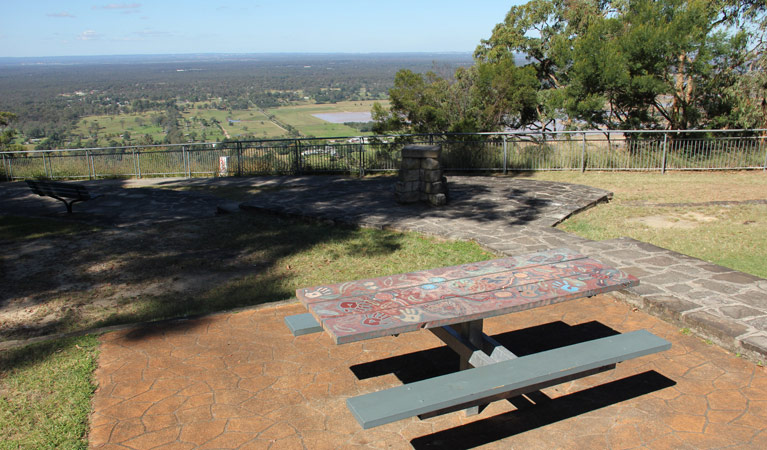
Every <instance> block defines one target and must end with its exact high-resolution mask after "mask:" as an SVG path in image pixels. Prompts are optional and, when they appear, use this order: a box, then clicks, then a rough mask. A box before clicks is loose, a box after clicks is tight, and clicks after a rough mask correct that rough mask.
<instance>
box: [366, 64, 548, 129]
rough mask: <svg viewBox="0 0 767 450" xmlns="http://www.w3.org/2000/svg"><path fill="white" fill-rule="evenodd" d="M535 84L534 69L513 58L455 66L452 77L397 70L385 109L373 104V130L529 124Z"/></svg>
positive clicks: (532, 109) (499, 127)
mask: <svg viewBox="0 0 767 450" xmlns="http://www.w3.org/2000/svg"><path fill="white" fill-rule="evenodd" d="M536 84H537V82H536V79H535V75H534V71H533V69H532V68H529V67H517V66H515V65H514V63H513V61H511V60H504V61H503V62H501V63H498V64H477V65H475V66H473V67H471V68H461V69H458V70H457V71H456V73H455V76H454V79H453V80H447V79H445V78H442V77H440V76H438V75H437V74H435V73H433V72H427V73H426V74H418V73H414V72H412V71H410V70H400V71H399V72H397V75H396V76H395V78H394V87H393V88H392V89H390V90H389V101H390V104H391V106H390V108H389V110H385V109H384V108H383V107H381V106H380V105H378V104H376V105H374V107H373V112H372V115H373V120H374V121H375V125H374V126H373V131H375V132H376V133H380V134H384V133H391V132H408V133H443V132H447V133H473V132H479V131H496V130H500V129H503V128H504V127H507V126H521V125H525V124H529V123H532V121H533V120H535V118H536V114H535V104H536V101H537V95H536V90H535V89H536V86H535V85H536Z"/></svg>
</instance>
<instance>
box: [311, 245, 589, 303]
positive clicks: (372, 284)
mask: <svg viewBox="0 0 767 450" xmlns="http://www.w3.org/2000/svg"><path fill="white" fill-rule="evenodd" d="M583 258H586V255H583V254H581V253H578V252H575V251H573V250H570V249H567V248H559V249H552V250H546V251H541V252H536V253H531V254H526V255H519V256H513V257H509V258H501V259H494V260H489V261H479V262H475V263H469V264H461V265H458V266H450V267H440V268H436V269H431V270H424V271H420V272H410V273H403V274H397V275H389V276H384V277H378V278H370V279H364V280H355V281H348V282H343V283H336V284H329V285H322V286H313V287H308V288H302V289H298V290H297V291H296V296H297V297H298V299H299V300H301V302H302V303H303V304H305V305H309V304H312V303H317V302H323V301H327V300H333V299H336V298H339V297H348V296H351V295H365V294H375V293H377V292H381V291H385V290H391V289H403V288H407V287H412V286H418V285H422V284H426V283H429V282H430V279H432V278H444V279H457V278H467V277H471V276H476V275H484V274H491V273H496V272H504V271H508V270H511V269H521V268H526V267H534V266H539V265H547V264H554V263H558V262H563V261H571V260H576V259H583Z"/></svg>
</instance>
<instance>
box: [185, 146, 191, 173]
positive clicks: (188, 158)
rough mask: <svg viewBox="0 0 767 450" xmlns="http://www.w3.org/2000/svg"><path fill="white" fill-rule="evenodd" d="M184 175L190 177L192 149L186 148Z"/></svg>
mask: <svg viewBox="0 0 767 450" xmlns="http://www.w3.org/2000/svg"><path fill="white" fill-rule="evenodd" d="M186 177H187V178H192V150H190V149H189V147H187V149H186Z"/></svg>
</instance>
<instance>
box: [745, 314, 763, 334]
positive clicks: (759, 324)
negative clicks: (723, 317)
mask: <svg viewBox="0 0 767 450" xmlns="http://www.w3.org/2000/svg"><path fill="white" fill-rule="evenodd" d="M746 323H748V324H749V325H751V326H752V327H754V328H756V329H757V330H759V331H767V316H764V317H759V318H757V319H751V320H747V321H746Z"/></svg>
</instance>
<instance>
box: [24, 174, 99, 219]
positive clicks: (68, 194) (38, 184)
mask: <svg viewBox="0 0 767 450" xmlns="http://www.w3.org/2000/svg"><path fill="white" fill-rule="evenodd" d="M27 184H28V185H29V187H30V189H32V192H34V193H35V194H37V195H39V196H41V197H42V196H48V197H52V198H55V199H56V200H59V201H62V202H64V204H65V205H66V206H67V213H69V214H71V213H72V204H74V203H77V202H84V201H86V200H92V199H94V198H98V197H100V195H94V194H91V193H89V192H88V189H87V188H86V187H85V186H83V185H81V184H75V183H62V182H58V181H44V180H27ZM67 199H71V200H67Z"/></svg>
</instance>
